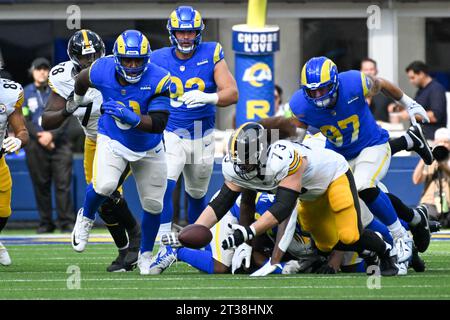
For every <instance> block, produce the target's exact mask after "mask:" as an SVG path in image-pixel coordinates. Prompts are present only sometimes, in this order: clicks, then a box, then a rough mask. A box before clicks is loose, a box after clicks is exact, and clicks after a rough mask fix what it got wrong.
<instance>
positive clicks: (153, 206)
mask: <svg viewBox="0 0 450 320" xmlns="http://www.w3.org/2000/svg"><path fill="white" fill-rule="evenodd" d="M142 208H143V209H144V210H145V211H147V212H150V213H152V214H160V213H161V211H162V209H163V204H162V202H159V201H157V200H155V199H150V198H144V199H143V201H142Z"/></svg>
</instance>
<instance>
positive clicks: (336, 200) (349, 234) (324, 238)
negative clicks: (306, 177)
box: [297, 174, 360, 252]
mask: <svg viewBox="0 0 450 320" xmlns="http://www.w3.org/2000/svg"><path fill="white" fill-rule="evenodd" d="M354 195H357V193H356V189H355V190H352V188H351V187H350V182H349V180H348V177H347V175H345V174H344V175H342V176H340V177H339V178H338V179H336V180H335V181H333V182H332V183H331V184H330V186H329V187H328V190H327V191H326V192H325V193H324V194H323V195H322V196H320V197H319V198H318V199H316V200H314V201H302V202H301V203H300V204H299V205H298V207H297V210H298V219H299V222H300V224H301V227H302V230H304V231H306V232H309V233H310V234H311V237H312V238H313V239H314V241H315V243H316V246H317V248H318V249H319V250H320V251H323V252H330V251H331V250H332V249H333V247H334V246H335V245H336V244H337V243H338V242H339V241H340V242H342V243H343V244H353V243H355V242H356V241H358V240H359V236H360V231H359V228H358V220H359V219H358V215H359V212H358V211H357V209H356V208H355V202H354ZM356 199H357V198H356Z"/></svg>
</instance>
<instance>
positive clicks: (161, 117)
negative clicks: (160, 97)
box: [148, 110, 169, 133]
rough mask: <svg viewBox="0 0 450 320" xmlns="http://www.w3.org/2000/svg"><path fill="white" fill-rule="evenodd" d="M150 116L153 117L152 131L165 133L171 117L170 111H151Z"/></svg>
mask: <svg viewBox="0 0 450 320" xmlns="http://www.w3.org/2000/svg"><path fill="white" fill-rule="evenodd" d="M148 115H149V117H150V118H152V131H151V132H152V133H163V131H164V129H165V128H166V125H167V120H168V119H169V112H168V111H161V110H158V111H150V112H149V113H148Z"/></svg>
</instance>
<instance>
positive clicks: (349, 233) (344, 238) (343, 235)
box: [339, 229, 359, 245]
mask: <svg viewBox="0 0 450 320" xmlns="http://www.w3.org/2000/svg"><path fill="white" fill-rule="evenodd" d="M357 231H358V230H351V229H343V230H340V231H339V240H340V241H341V242H342V243H343V244H347V245H350V244H354V243H355V242H356V241H358V240H359V232H357Z"/></svg>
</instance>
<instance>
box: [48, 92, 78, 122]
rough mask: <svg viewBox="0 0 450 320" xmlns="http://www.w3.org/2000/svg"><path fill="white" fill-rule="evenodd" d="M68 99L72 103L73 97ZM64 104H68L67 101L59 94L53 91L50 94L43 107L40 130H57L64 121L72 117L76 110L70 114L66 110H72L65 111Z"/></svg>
mask: <svg viewBox="0 0 450 320" xmlns="http://www.w3.org/2000/svg"><path fill="white" fill-rule="evenodd" d="M70 99H71V102H72V103H73V97H72V98H70ZM66 104H69V103H68V101H66V99H64V98H63V97H61V96H60V95H59V94H57V93H55V92H53V91H52V92H51V93H50V97H49V98H48V101H47V104H46V105H45V110H44V113H43V114H42V128H44V130H54V129H57V128H59V127H60V126H61V125H62V124H63V122H64V120H66V118H67V117H69V116H70V115H72V113H73V112H74V111H75V110H76V108H75V109H74V110H73V111H72V112H69V111H68V110H70V111H71V110H72V109H68V110H67V109H66Z"/></svg>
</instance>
